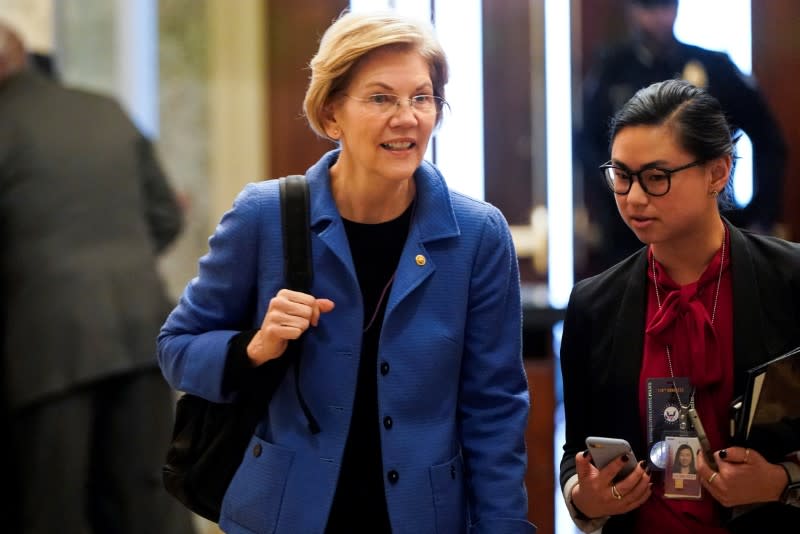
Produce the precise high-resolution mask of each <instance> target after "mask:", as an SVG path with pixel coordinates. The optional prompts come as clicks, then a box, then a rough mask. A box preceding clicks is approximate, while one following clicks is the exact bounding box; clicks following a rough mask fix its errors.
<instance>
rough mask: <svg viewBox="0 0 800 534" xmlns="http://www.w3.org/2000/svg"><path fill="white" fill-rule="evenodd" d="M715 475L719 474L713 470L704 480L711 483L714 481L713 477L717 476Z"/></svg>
mask: <svg viewBox="0 0 800 534" xmlns="http://www.w3.org/2000/svg"><path fill="white" fill-rule="evenodd" d="M717 475H719V473H718V472H716V471H714V472H713V473H711V476H710V477H708V480H706V482H708V484H709V485H711V483H712V482H714V479H715V478H717Z"/></svg>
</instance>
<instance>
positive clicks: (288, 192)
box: [279, 175, 320, 434]
mask: <svg viewBox="0 0 800 534" xmlns="http://www.w3.org/2000/svg"><path fill="white" fill-rule="evenodd" d="M279 180H280V183H279V186H280V195H281V226H282V227H283V252H284V253H283V262H284V264H283V265H284V276H285V277H286V284H287V286H288V288H289V289H292V290H294V291H301V292H303V293H308V292H309V291H310V288H311V281H312V279H313V277H314V273H313V268H312V263H311V231H310V228H309V214H308V213H309V193H308V182H307V181H306V178H305V176H302V175H290V176H284V177H283V178H279ZM304 337H305V334H304V335H303V336H301V337H300V338H299V339H297V340H296V341H294V342H290V343H289V347H288V348H287V350H288V351H290V352H291V354H290V355H287V356H290V357H291V359H292V360H293V363H294V384H295V391H297V401H298V402H299V403H300V407H301V408H302V409H303V414H304V415H305V417H306V421H307V422H308V429H309V430H310V431H311V433H312V434H317V433H319V431H320V427H319V423H317V420H316V418H315V417H314V414H312V413H311V410H310V409H309V407H308V404H306V401H305V398H303V393H302V391H301V390H300V359H301V358H302V355H303V350H302V344H303V338H304Z"/></svg>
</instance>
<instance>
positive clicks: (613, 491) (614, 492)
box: [611, 484, 624, 501]
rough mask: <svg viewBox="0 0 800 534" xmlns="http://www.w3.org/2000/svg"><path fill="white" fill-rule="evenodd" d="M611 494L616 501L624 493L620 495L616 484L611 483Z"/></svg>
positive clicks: (619, 499)
mask: <svg viewBox="0 0 800 534" xmlns="http://www.w3.org/2000/svg"><path fill="white" fill-rule="evenodd" d="M611 496H612V497H614V498H615V499H617V500H618V501H621V500H622V497H624V495H622V493H620V492H619V490H618V489H617V486H616V484H611Z"/></svg>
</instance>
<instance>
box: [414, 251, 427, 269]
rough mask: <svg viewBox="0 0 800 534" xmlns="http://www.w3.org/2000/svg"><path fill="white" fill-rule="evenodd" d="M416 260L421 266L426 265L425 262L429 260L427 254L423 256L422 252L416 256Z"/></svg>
mask: <svg viewBox="0 0 800 534" xmlns="http://www.w3.org/2000/svg"><path fill="white" fill-rule="evenodd" d="M414 260H415V261H416V262H417V265H419V266H420V267H422V266H423V265H425V263H426V262H427V260H426V259H425V256H423V255H422V254H417V257H416V258H414Z"/></svg>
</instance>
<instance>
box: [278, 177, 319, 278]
mask: <svg viewBox="0 0 800 534" xmlns="http://www.w3.org/2000/svg"><path fill="white" fill-rule="evenodd" d="M279 180H280V195H281V224H282V226H283V265H284V273H285V276H286V283H287V286H288V287H289V289H293V290H295V291H301V292H303V293H308V291H309V289H310V287H311V280H312V278H313V270H312V267H311V235H310V233H309V216H308V208H309V198H308V197H309V195H308V183H307V182H306V178H305V176H303V175H298V174H295V175H291V176H284V177H283V178H279Z"/></svg>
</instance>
